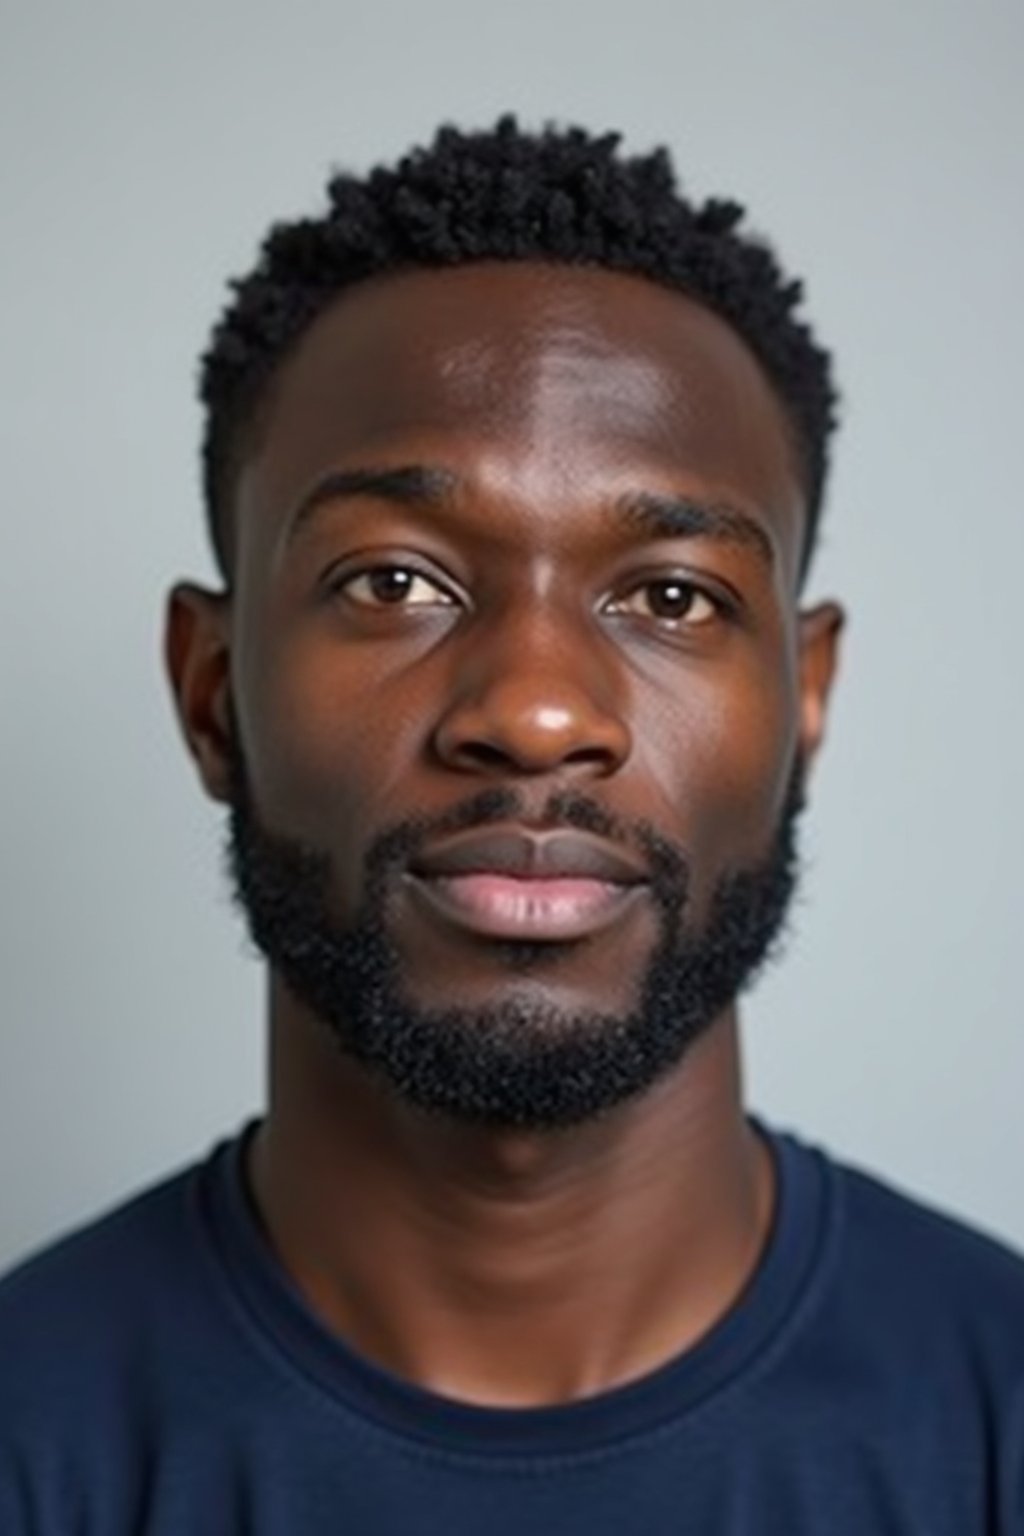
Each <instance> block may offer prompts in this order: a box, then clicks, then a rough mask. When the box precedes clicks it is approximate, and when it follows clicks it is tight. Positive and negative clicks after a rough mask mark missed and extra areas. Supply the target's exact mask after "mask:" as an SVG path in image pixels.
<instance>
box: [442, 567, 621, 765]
mask: <svg viewBox="0 0 1024 1536" xmlns="http://www.w3.org/2000/svg"><path fill="white" fill-rule="evenodd" d="M622 703H623V701H622V699H621V689H620V688H619V687H617V686H616V679H615V677H614V671H613V666H612V664H611V658H610V656H608V655H606V654H605V652H604V646H603V644H602V640H601V636H600V634H599V633H598V632H597V631H596V629H595V627H594V626H593V624H592V622H588V619H587V616H586V615H585V614H582V613H579V612H577V611H575V609H574V608H573V605H572V604H571V602H568V601H566V597H565V594H559V593H556V592H552V591H549V592H547V593H546V594H541V593H534V594H532V595H525V594H519V595H518V596H517V597H516V599H515V600H514V601H511V602H509V603H508V604H507V605H506V606H505V608H504V610H503V611H502V612H501V613H496V614H491V615H490V616H488V618H487V620H486V622H485V623H483V624H481V626H480V627H479V628H476V629H475V630H474V632H473V633H471V634H469V635H467V643H466V648H465V650H464V651H463V652H462V654H461V656H460V657H459V658H458V660H457V662H456V666H455V669H454V675H453V685H452V691H451V699H450V703H449V706H448V708H447V710H446V711H445V715H444V718H443V720H442V721H441V722H440V725H439V728H438V731H437V737H436V744H437V747H438V750H439V752H440V755H441V756H442V757H443V758H444V759H445V760H446V761H447V762H449V763H451V764H453V765H454V766H460V767H463V768H474V769H476V770H479V769H480V768H481V767H484V766H487V767H491V768H494V767H499V768H501V769H503V770H505V771H509V770H515V771H519V772H533V773H538V772H550V771H553V770H554V769H557V768H560V767H562V766H563V765H565V764H568V763H577V764H587V765H590V767H591V768H592V770H593V771H596V772H605V773H607V772H612V771H614V769H615V768H616V767H618V766H619V764H620V763H621V762H623V761H624V760H625V758H626V757H628V755H629V749H630V738H629V731H628V727H627V725H626V721H625V718H624V715H623V709H622Z"/></svg>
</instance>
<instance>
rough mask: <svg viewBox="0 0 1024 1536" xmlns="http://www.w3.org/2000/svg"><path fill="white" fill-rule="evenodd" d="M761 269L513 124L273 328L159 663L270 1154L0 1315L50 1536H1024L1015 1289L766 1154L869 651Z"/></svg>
mask: <svg viewBox="0 0 1024 1536" xmlns="http://www.w3.org/2000/svg"><path fill="white" fill-rule="evenodd" d="M741 217H742V215H741V210H739V209H738V208H736V207H734V206H733V205H731V204H723V203H710V204H708V205H706V206H704V207H701V208H697V207H694V206H692V205H691V204H689V203H688V202H687V201H686V200H685V199H684V198H683V197H682V195H681V194H680V193H679V192H678V190H677V189H676V187H675V184H674V181H673V176H672V172H671V169H670V167H669V164H668V161H667V158H666V157H665V156H664V154H662V153H658V154H655V155H653V156H650V157H647V158H641V159H635V160H630V159H626V158H624V157H623V156H622V155H621V154H620V153H619V151H618V148H617V141H616V140H615V138H614V137H607V138H602V139H595V138H592V137H589V136H587V135H586V134H584V133H582V132H579V131H571V132H555V131H553V130H552V131H548V132H546V133H544V134H542V135H529V134H526V133H523V132H522V131H521V130H520V129H519V128H518V126H517V125H516V123H515V122H514V121H513V120H511V119H507V120H503V121H502V122H501V123H499V124H498V126H497V127H496V129H495V130H494V131H492V132H490V133H484V134H478V135H463V134H460V133H457V132H455V131H454V130H445V131H442V133H441V134H440V135H439V136H438V138H437V140H436V141H435V143H434V144H433V146H432V147H431V148H429V149H427V150H425V151H421V152H417V153H414V154H412V155H411V156H409V157H408V158H407V159H406V160H404V161H403V162H401V163H400V164H399V165H398V166H397V167H396V168H394V169H387V170H378V171H375V172H374V173H373V174H372V175H370V176H369V177H368V178H366V179H365V180H361V181H360V180H353V179H351V178H348V177H339V178H337V179H336V180H335V181H334V183H333V184H332V187H331V202H330V206H329V209H328V211H327V213H326V214H325V215H324V216H323V217H322V218H320V219H316V220H311V221H307V222H303V223H300V224H296V225H293V226H290V227H282V228H278V229H277V230H275V231H273V232H272V234H271V236H270V238H269V239H268V242H267V244H266V245H265V247H264V250H263V253H262V256H261V259H260V262H259V265H258V266H257V268H256V270H255V271H254V273H253V274H251V275H250V276H249V277H248V278H246V279H245V280H244V281H243V282H241V283H240V284H239V285H238V286H237V289H236V292H235V295H234V297H233V300H232V303H231V305H230V307H229V309H228V310H227V312H226V314H225V315H224V317H223V318H222V320H221V323H220V325H219V328H218V329H217V331H216V332H215V335H214V338H213V342H212V346H211V348H210V351H209V353H208V354H207V357H206V361H205V368H204V374H203V398H204V401H205V405H206V409H207V436H206V443H205V468H206V491H207V498H208V510H209V517H210V526H211V532H212V536H213V541H214V547H215V549H216V552H217V556H218V560H219V562H220V566H221V570H222V574H223V580H224V587H223V590H222V591H219V592H210V591H204V590H201V589H200V588H198V587H195V586H190V585H187V586H180V587H179V588H177V589H176V590H175V592H174V593H173V594H172V596H171V600H170V607H169V622H168V641H167V654H168V661H169V670H170V674H171V678H172V681H173V686H174V692H175V697H176V700H177V705H178V710H179V714H180V719H181V723H182V727H183V730H184V734H185V737H186V739H187V742H188V744H189V747H190V749H191V751H192V753H193V755H194V757H195V759H196V762H197V764H198V768H199V772H200V775H201V778H202V781H203V784H204V786H205V788H206V791H207V792H208V793H209V794H210V795H212V796H213V797H214V798H215V799H217V800H219V801H222V802H223V803H224V804H225V805H226V806H227V807H228V809H229V814H230V856H231V867H232V872H233V877H234V882H235V886H236V890H237V894H238V899H239V901H240V904H241V905H242V907H243V909H244V911H245V914H246V916H247V919H248V922H249V926H250V929H251V932H252V934H253V937H254V939H255V941H256V943H257V945H258V946H259V947H260V949H261V950H262V952H263V953H264V955H265V956H266V959H267V961H268V963H269V970H270V1031H271V1063H272V1070H271V1093H270V1104H269V1107H268V1111H267V1114H266V1116H265V1118H264V1119H263V1120H262V1121H261V1122H260V1123H259V1124H257V1125H254V1126H252V1127H250V1128H249V1129H248V1130H246V1131H245V1132H244V1133H243V1134H242V1135H241V1136H240V1137H238V1138H237V1139H235V1140H233V1141H231V1142H229V1143H226V1144H225V1145H223V1146H222V1147H220V1148H218V1149H217V1150H216V1151H215V1152H214V1153H213V1155H212V1156H211V1157H210V1158H209V1159H208V1160H207V1161H206V1162H204V1163H203V1164H201V1165H199V1166H197V1167H196V1168H194V1169H192V1170H189V1171H188V1172H187V1173H185V1174H183V1175H181V1176H179V1177H178V1178H175V1179H173V1180H171V1181H169V1182H167V1183H165V1184H163V1185H162V1186H161V1187H160V1188H158V1189H156V1190H155V1191H151V1192H149V1193H147V1194H145V1195H143V1196H141V1197H140V1198H138V1199H137V1200H135V1201H134V1202H132V1203H131V1204H129V1205H127V1206H125V1207H123V1208H122V1209H120V1210H119V1211H117V1212H115V1213H114V1214H113V1215H112V1216H110V1217H108V1218H106V1219H105V1220H103V1221H101V1222H99V1223H97V1224H95V1225H93V1226H92V1227H91V1228H89V1229H87V1230H86V1231H84V1232H82V1233H79V1234H77V1235H76V1236H73V1237H72V1238H70V1239H69V1240H67V1241H66V1242H65V1243H63V1244H61V1245H60V1246H58V1247H56V1248H55V1249H51V1250H50V1251H49V1252H48V1253H46V1254H44V1255H42V1256H41V1257H38V1258H36V1259H35V1260H34V1261H31V1262H29V1263H28V1264H27V1265H25V1266H23V1267H22V1268H21V1269H20V1270H19V1271H17V1272H16V1273H15V1274H14V1275H13V1276H11V1277H9V1278H8V1279H7V1281H6V1282H5V1285H4V1287H3V1289H2V1291H0V1359H2V1361H3V1372H2V1383H0V1529H2V1531H3V1532H4V1533H5V1536H27V1533H29V1532H32V1533H33V1536H65V1533H71V1532H74V1533H76V1536H77V1533H88V1536H100V1533H102V1536H128V1533H141V1532H143V1531H144V1532H146V1533H147V1536H170V1533H176V1536H178V1533H188V1536H207V1533H210V1536H212V1533H215V1532H216V1533H224V1532H239V1533H241V1532H258V1533H260V1536H285V1533H287V1536H321V1533H327V1532H331V1533H336V1532H346V1533H347V1532H352V1533H366V1536H374V1533H389V1536H390V1533H395V1536H397V1533H405V1532H417V1533H420V1532H422V1533H434V1532H446V1533H450V1532H453V1531H455V1532H467V1533H468V1532H474V1533H476V1532H479V1531H485V1530H486V1531H488V1532H489V1533H492V1536H505V1533H509V1536H511V1533H521V1532H523V1531H526V1530H536V1531H544V1532H548V1531H550V1532H559V1533H569V1532H580V1533H584V1532H585V1533H587V1536H603V1533H613V1532H614V1533H622V1532H643V1533H645V1536H660V1533H670V1532H671V1533H681V1532H689V1531H694V1532H697V1531H699V1532H707V1533H712V1532H714V1533H725V1536H736V1533H741V1532H742V1533H767V1532H773V1533H785V1536H800V1533H805V1532H828V1533H830V1536H847V1533H850V1536H853V1533H856V1536H866V1533H874V1532H878V1533H882V1532H896V1531H899V1532H903V1533H908V1536H909V1533H914V1536H953V1533H956V1536H967V1533H977V1536H982V1533H985V1536H993V1533H997V1532H998V1533H1001V1536H1007V1533H1016V1536H1021V1533H1024V1265H1022V1263H1021V1261H1020V1260H1019V1259H1017V1258H1015V1257H1014V1256H1012V1255H1010V1254H1009V1253H1007V1252H1005V1251H1003V1250H1002V1249H1000V1248H999V1247H998V1246H997V1245H995V1244H993V1243H991V1242H989V1241H987V1240H985V1239H982V1238H980V1237H977V1236H975V1235H973V1234H971V1233H969V1232H968V1231H966V1230H964V1229H962V1228H960V1227H957V1226H956V1225H954V1224H953V1223H951V1222H949V1221H947V1220H946V1219H944V1218H942V1217H939V1216H936V1215H934V1214H932V1213H930V1212H928V1211H925V1210H923V1209H921V1208H919V1207H917V1206H915V1205H913V1204H912V1203H911V1202H909V1201H907V1200H905V1199H904V1198H902V1197H900V1196H897V1195H896V1194H894V1193H892V1192H890V1191H888V1190H887V1189H886V1188H884V1187H883V1186H882V1185H880V1184H878V1183H875V1182H874V1181H872V1180H869V1179H867V1178H865V1177H864V1176H861V1175H858V1174H854V1173H852V1172H851V1171H849V1170H845V1169H842V1168H840V1167H838V1166H836V1165H835V1164H834V1163H832V1162H831V1161H830V1160H828V1159H827V1158H826V1157H825V1156H824V1155H822V1154H820V1153H817V1152H814V1151H811V1150H809V1149H807V1148H806V1147H804V1146H802V1145H800V1144H799V1143H797V1142H796V1141H794V1140H792V1139H790V1138H787V1137H784V1136H780V1135H777V1134H774V1133H772V1132H771V1131H769V1130H768V1129H767V1128H765V1127H764V1126H761V1125H758V1124H756V1123H754V1122H752V1121H750V1120H749V1119H748V1118H747V1117H746V1115H745V1113H744V1110H743V1103H742V1097H741V1089H740V1070H739V1057H738V1045H737V1017H736V998H737V995H738V994H739V993H740V991H741V990H742V989H743V987H744V986H745V985H746V984H747V983H748V982H749V981H750V980H751V978H752V977H753V975H754V974H755V972H756V970H757V969H758V967H759V965H760V964H761V962H762V961H763V960H764V959H765V957H766V956H767V955H768V953H769V952H770V950H771V948H772V946H773V943H774V941H775V940H776V938H777V936H778V934H779V931H780V928H781V925H782V923H783V919H784V916H785V913H786V909H787V903H788V901H789V897H790V894H791V891H792V887H793V882H794V870H795V833H796V822H797V819H798V815H799V809H800V806H801V804H802V801H803V796H804V791H805V788H806V785H807V782H808V777H809V774H810V771H811V767H812V764H813V761H814V758H815V755H816V752H817V750H818V747H819V745H820V743H821V739H822V733H823V725H824V720H825V712H826V706H827V702H828V696H829V690H830V686H831V682H832V678H833V673H834V669H835V664H836V655H837V649H838V643H839V636H840V631H841V627H842V615H841V612H840V610H839V609H838V608H837V607H836V606H835V605H833V604H831V603H825V604H821V605H819V606H817V607H811V608H802V607H801V606H800V598H799V595H800V590H801V583H802V579H803V576H804V574H805V571H806V568H807V564H808V560H809V558H810V554H811V550H812V547H813V542H814V536H815V531H816V528H817V523H818V516H819V512H820V507H821V502H822V496H823V490H824V484H825V476H826V468H827V449H828V440H829V434H830V431H831V427H832V422H833V415H834V393H833V387H832V383H831V379H830V364H829V359H828V357H827V354H825V353H824V352H823V351H822V350H821V349H820V347H819V346H818V345H817V343H816V342H815V340H814V339H813V337H812V335H811V334H810V332H809V330H808V329H807V327H806V325H805V324H804V322H803V321H802V320H801V319H800V317H799V302H800V289H799V285H798V284H794V283H791V282H789V281H788V280H787V279H786V278H785V277H784V276H783V275H782V273H781V272H780V270H779V268H778V266H777V264H776V262H775V259H774V257H773V256H772V255H771V254H770V253H769V252H768V250H767V249H766V248H764V247H762V246H761V245H759V244H758V243H756V242H755V241H753V240H751V238H750V237H749V236H748V235H746V234H745V233H744V232H743V230H742V225H741ZM215 1027H216V1021H215V1020H211V1028H215Z"/></svg>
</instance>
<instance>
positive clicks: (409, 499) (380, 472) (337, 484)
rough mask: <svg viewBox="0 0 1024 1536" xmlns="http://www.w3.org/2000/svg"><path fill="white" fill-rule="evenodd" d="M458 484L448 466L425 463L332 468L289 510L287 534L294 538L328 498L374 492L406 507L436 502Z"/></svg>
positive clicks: (445, 498) (350, 497)
mask: <svg viewBox="0 0 1024 1536" xmlns="http://www.w3.org/2000/svg"><path fill="white" fill-rule="evenodd" d="M458 485H459V479H458V476H457V475H454V474H452V473H451V471H450V470H447V469H433V468H430V467H428V466H427V465H424V464H403V465H400V466H399V467H398V468H396V469H338V470H333V471H332V472H331V473H330V474H329V475H325V476H324V477H323V479H322V480H318V481H317V483H316V485H314V486H313V488H312V490H310V491H308V492H307V493H306V495H305V496H303V498H302V500H301V501H300V502H299V504H298V506H297V507H296V509H295V511H294V513H293V514H292V519H291V523H290V526H289V528H288V538H289V540H291V539H293V538H294V537H295V535H296V534H297V533H298V532H299V529H300V528H302V527H303V526H304V525H305V524H306V523H308V522H309V520H310V519H311V517H312V516H313V514H314V513H315V512H316V511H317V510H318V508H320V507H323V506H326V505H327V504H328V503H329V502H335V501H355V500H357V499H358V498H359V497H360V496H373V497H376V498H377V499H378V500H380V501H394V502H398V503H399V504H400V505H401V506H406V507H421V506H439V505H441V504H442V503H443V502H445V501H448V500H449V499H450V498H451V497H452V495H453V494H454V493H455V491H456V490H457V488H458Z"/></svg>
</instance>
